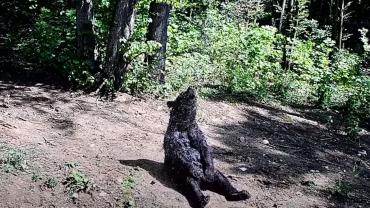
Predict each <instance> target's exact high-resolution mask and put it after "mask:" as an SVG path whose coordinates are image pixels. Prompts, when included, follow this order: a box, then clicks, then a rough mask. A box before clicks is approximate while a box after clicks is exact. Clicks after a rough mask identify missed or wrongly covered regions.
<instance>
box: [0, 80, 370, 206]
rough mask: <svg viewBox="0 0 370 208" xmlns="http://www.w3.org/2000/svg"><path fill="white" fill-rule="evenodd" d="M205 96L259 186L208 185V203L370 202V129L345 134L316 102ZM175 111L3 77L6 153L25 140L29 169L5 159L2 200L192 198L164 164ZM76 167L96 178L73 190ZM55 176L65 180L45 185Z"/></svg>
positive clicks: (84, 202) (213, 130) (237, 171)
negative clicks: (302, 104)
mask: <svg viewBox="0 0 370 208" xmlns="http://www.w3.org/2000/svg"><path fill="white" fill-rule="evenodd" d="M198 105H199V108H198V109H199V112H198V122H199V125H200V126H201V128H202V130H203V131H204V132H205V134H206V136H207V137H208V142H209V143H210V144H211V146H212V147H213V148H214V156H215V164H216V166H217V168H218V169H220V170H221V171H222V172H224V173H225V175H227V176H228V177H229V178H230V180H231V182H232V184H233V185H235V186H236V187H237V188H238V189H245V190H248V191H249V192H250V193H251V195H252V198H251V199H250V200H247V201H242V202H227V201H226V200H225V199H224V198H223V197H222V196H220V195H217V194H215V193H211V192H207V193H206V194H209V195H210V196H211V201H210V203H209V205H208V206H207V207H209V208H211V207H212V208H213V207H214V208H225V207H260V208H264V207H363V208H365V207H370V162H369V158H370V156H369V154H370V134H369V133H368V132H367V131H365V130H363V131H362V132H361V138H360V143H357V142H353V141H350V140H348V139H345V138H344V136H341V131H339V130H336V131H334V130H332V129H333V128H334V127H332V126H334V125H335V122H333V123H331V122H329V120H330V119H331V118H334V120H335V115H327V114H325V113H323V112H321V111H318V110H314V109H303V108H302V109H299V108H295V109H294V108H290V107H284V106H279V105H262V104H258V103H253V102H250V103H230V102H226V101H219V100H210V99H208V100H204V99H199V103H198ZM168 119H169V110H168V109H167V107H166V101H164V100H154V99H149V98H147V99H144V98H137V97H133V96H130V95H127V94H118V96H117V99H116V100H115V101H114V102H106V101H102V100H99V99H97V98H96V97H94V96H90V95H85V94H83V93H79V92H68V91H67V92H65V91H62V90H60V89H56V88H53V87H51V86H47V85H42V84H38V85H32V86H24V85H17V84H11V83H4V82H0V147H1V146H2V147H6V148H0V151H3V152H0V155H4V153H5V149H7V148H15V149H19V150H22V151H24V152H25V154H26V159H25V160H26V162H27V163H26V165H25V166H24V167H23V168H24V170H23V171H22V170H19V171H12V172H9V173H7V172H6V171H3V168H2V169H0V187H1V188H0V207H4V208H5V207H17V208H18V207H25V208H28V207H48V208H49V207H57V208H59V207H99V208H100V207H130V206H131V207H145V208H149V207H189V205H188V202H187V201H186V199H185V197H184V196H182V195H181V194H180V193H179V192H178V191H176V189H175V188H174V186H173V184H171V182H170V180H169V179H168V177H167V176H166V175H165V174H164V173H163V171H162V166H163V158H164V151H163V148H162V143H163V136H164V132H165V130H166V127H167V123H168ZM329 124H331V125H332V126H329ZM363 153H366V154H363ZM3 163H5V162H3ZM0 166H1V163H0ZM3 166H4V165H3ZM72 169H74V170H77V171H79V172H80V173H82V174H84V175H85V176H86V177H87V178H88V179H89V180H90V182H91V183H90V185H89V188H88V190H85V191H80V192H79V193H78V194H74V195H73V194H72V193H70V192H69V191H68V185H66V184H65V183H63V182H64V181H65V180H66V178H68V176H69V174H70V173H71V171H72ZM35 175H40V178H39V180H36V179H35ZM48 178H54V179H56V181H57V183H56V185H55V187H47V186H46V185H45V184H46V182H45V181H46V180H47V179H48ZM128 183H129V185H127V184H128ZM128 186H129V187H128Z"/></svg>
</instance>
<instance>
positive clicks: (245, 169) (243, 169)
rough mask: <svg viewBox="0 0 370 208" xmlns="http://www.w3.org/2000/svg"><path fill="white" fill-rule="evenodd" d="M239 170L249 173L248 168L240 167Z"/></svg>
mask: <svg viewBox="0 0 370 208" xmlns="http://www.w3.org/2000/svg"><path fill="white" fill-rule="evenodd" d="M239 170H241V171H243V172H245V171H247V168H246V167H240V168H239Z"/></svg>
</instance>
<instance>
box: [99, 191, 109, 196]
mask: <svg viewBox="0 0 370 208" xmlns="http://www.w3.org/2000/svg"><path fill="white" fill-rule="evenodd" d="M107 195H108V194H107V193H105V192H104V191H102V192H100V193H99V196H101V197H105V196H107Z"/></svg>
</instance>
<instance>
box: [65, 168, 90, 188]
mask: <svg viewBox="0 0 370 208" xmlns="http://www.w3.org/2000/svg"><path fill="white" fill-rule="evenodd" d="M65 184H66V187H67V189H68V192H69V193H70V194H74V193H78V192H80V191H87V190H88V188H89V187H90V186H91V181H90V179H89V178H88V177H87V176H85V175H84V174H82V173H81V172H79V171H77V170H72V171H71V173H70V174H69V176H68V177H67V179H66V181H65Z"/></svg>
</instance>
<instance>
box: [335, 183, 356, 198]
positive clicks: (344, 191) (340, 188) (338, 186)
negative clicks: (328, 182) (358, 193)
mask: <svg viewBox="0 0 370 208" xmlns="http://www.w3.org/2000/svg"><path fill="white" fill-rule="evenodd" d="M330 191H331V193H332V194H333V195H335V196H337V197H348V194H349V193H350V192H351V191H352V187H351V184H350V183H349V182H347V181H345V180H337V181H335V185H334V187H333V188H332V189H331V190H330Z"/></svg>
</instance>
